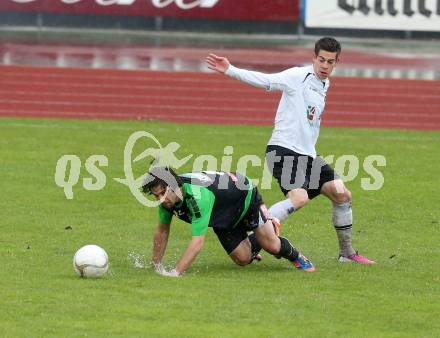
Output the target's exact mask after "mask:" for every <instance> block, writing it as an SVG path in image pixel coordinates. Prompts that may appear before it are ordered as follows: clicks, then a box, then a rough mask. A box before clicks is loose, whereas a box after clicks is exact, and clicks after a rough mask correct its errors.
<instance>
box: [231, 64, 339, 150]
mask: <svg viewBox="0 0 440 338" xmlns="http://www.w3.org/2000/svg"><path fill="white" fill-rule="evenodd" d="M226 75H228V76H230V77H232V78H235V79H237V80H239V81H241V82H245V83H248V84H250V85H253V86H255V87H260V88H265V89H266V90H270V91H272V90H280V91H282V92H283V94H282V96H281V100H280V103H279V104H278V110H277V113H276V116H275V128H274V130H273V132H272V137H271V138H270V140H269V142H268V144H270V145H278V146H281V147H284V148H288V149H290V150H293V151H294V152H296V153H298V154H301V155H308V156H311V157H313V158H315V157H316V150H315V145H316V141H317V140H318V136H319V127H320V125H321V115H322V113H323V112H324V106H325V97H326V93H327V90H328V88H329V86H330V81H329V80H328V79H326V80H325V81H322V80H321V79H319V78H318V76H316V75H315V72H314V70H313V66H307V67H294V68H290V69H287V70H285V71H283V72H281V73H276V74H264V73H260V72H254V71H249V70H245V69H240V68H237V67H234V66H233V65H230V66H229V68H228V70H227V71H226Z"/></svg>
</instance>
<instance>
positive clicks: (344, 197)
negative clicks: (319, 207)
mask: <svg viewBox="0 0 440 338" xmlns="http://www.w3.org/2000/svg"><path fill="white" fill-rule="evenodd" d="M334 202H335V203H338V204H342V203H348V202H351V192H350V190H348V189H344V191H343V192H342V193H338V194H335V197H334Z"/></svg>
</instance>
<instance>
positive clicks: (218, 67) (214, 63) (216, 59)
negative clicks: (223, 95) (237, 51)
mask: <svg viewBox="0 0 440 338" xmlns="http://www.w3.org/2000/svg"><path fill="white" fill-rule="evenodd" d="M205 61H206V63H207V65H208V68H209V69H212V70H215V71H216V72H219V73H222V74H224V73H225V72H226V71H227V70H228V68H229V65H230V63H229V60H228V59H227V58H225V57H223V56H217V55H215V54H212V53H211V54H209V55H208V56H207V57H206V59H205Z"/></svg>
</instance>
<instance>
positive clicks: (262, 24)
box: [0, 0, 440, 80]
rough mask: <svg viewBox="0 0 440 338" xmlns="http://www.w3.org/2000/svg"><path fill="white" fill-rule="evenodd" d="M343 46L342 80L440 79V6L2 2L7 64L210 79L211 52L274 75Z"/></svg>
mask: <svg viewBox="0 0 440 338" xmlns="http://www.w3.org/2000/svg"><path fill="white" fill-rule="evenodd" d="M323 35H332V36H336V37H338V38H339V39H340V40H341V41H342V44H343V54H342V61H343V67H339V68H338V69H337V73H336V74H337V75H339V76H344V77H345V76H348V77H372V78H375V77H377V78H401V79H424V80H436V79H439V78H440V62H439V61H440V58H439V55H440V53H439V50H440V43H439V38H440V0H369V1H367V0H327V1H318V0H309V1H307V0H270V1H267V0H239V1H237V0H2V1H0V62H1V63H2V64H4V65H38V66H49V67H81V68H84V67H86V68H118V69H145V70H146V69H148V70H161V71H196V72H206V71H207V68H206V66H205V64H204V57H205V55H206V54H207V53H208V52H211V51H214V52H216V53H223V55H225V56H228V58H229V59H230V60H231V61H232V62H233V63H234V64H236V65H238V66H243V67H246V68H251V69H258V70H262V71H271V72H273V71H279V70H282V69H285V68H289V67H291V66H293V65H303V64H307V63H309V62H310V61H311V57H312V50H311V48H312V47H313V43H314V41H315V40H316V38H317V37H318V36H323Z"/></svg>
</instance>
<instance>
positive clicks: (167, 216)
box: [159, 205, 173, 224]
mask: <svg viewBox="0 0 440 338" xmlns="http://www.w3.org/2000/svg"><path fill="white" fill-rule="evenodd" d="M172 218H173V214H172V213H171V212H170V211H169V210H167V209H165V208H164V207H163V206H162V205H159V224H170V223H171V219H172Z"/></svg>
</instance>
